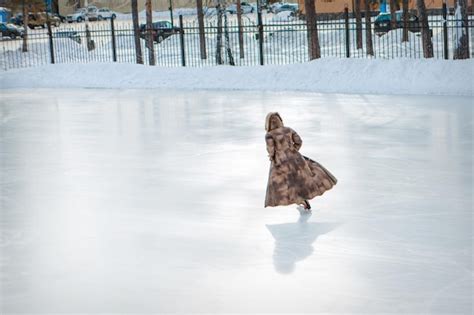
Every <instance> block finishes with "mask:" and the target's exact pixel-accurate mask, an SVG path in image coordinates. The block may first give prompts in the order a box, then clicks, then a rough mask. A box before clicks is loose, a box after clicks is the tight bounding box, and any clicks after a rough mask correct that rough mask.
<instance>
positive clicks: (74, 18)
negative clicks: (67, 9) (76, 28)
mask: <svg viewBox="0 0 474 315" xmlns="http://www.w3.org/2000/svg"><path fill="white" fill-rule="evenodd" d="M86 13H87V10H86V9H85V8H80V9H77V10H76V12H74V13H72V14H68V15H67V16H66V21H68V23H72V22H77V23H80V22H82V21H85V20H86Z"/></svg>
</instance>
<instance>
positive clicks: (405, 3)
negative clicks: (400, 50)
mask: <svg viewBox="0 0 474 315" xmlns="http://www.w3.org/2000/svg"><path fill="white" fill-rule="evenodd" d="M402 7H403V16H402V17H403V35H402V42H408V0H402Z"/></svg>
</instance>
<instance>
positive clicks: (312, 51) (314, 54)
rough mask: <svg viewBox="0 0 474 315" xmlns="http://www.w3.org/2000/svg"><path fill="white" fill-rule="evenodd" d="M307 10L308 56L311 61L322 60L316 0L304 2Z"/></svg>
mask: <svg viewBox="0 0 474 315" xmlns="http://www.w3.org/2000/svg"><path fill="white" fill-rule="evenodd" d="M304 7H305V10H306V28H307V37H308V55H309V59H310V60H313V59H318V58H321V50H320V48H319V39H318V26H317V24H316V23H317V21H316V5H315V1H314V0H304Z"/></svg>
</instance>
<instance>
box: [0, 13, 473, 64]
mask: <svg viewBox="0 0 474 315" xmlns="http://www.w3.org/2000/svg"><path fill="white" fill-rule="evenodd" d="M472 18H473V17H471V16H470V20H469V23H468V24H469V25H468V29H469V36H468V42H469V51H470V57H471V58H472V57H474V49H473V42H474V41H473V36H474V34H473V33H474V29H473V26H474V20H473V19H472ZM374 19H375V18H374V17H372V18H371V23H370V25H371V31H372V35H371V37H372V43H373V52H374V54H373V55H369V54H368V53H367V46H366V24H365V21H364V18H363V19H362V20H363V21H362V25H361V33H362V43H363V45H362V48H359V49H358V48H357V43H356V36H357V35H356V33H357V32H356V30H357V24H356V22H355V20H354V19H352V18H351V19H344V16H341V18H340V19H331V20H329V19H322V20H321V19H319V20H318V23H317V33H318V39H319V45H320V50H321V57H322V58H327V57H336V58H347V57H350V58H423V48H422V47H423V46H422V38H421V36H420V29H413V30H412V31H410V32H409V33H408V34H409V36H408V41H406V42H402V34H403V29H402V28H397V29H394V30H391V31H389V32H385V31H383V30H382V31H380V29H376V28H374ZM223 25H227V26H226V27H224V28H223V29H222V45H221V46H222V47H221V49H220V54H221V60H222V62H221V63H222V64H234V65H237V66H251V65H259V64H261V61H263V63H264V64H265V65H271V64H291V63H300V62H306V61H309V59H310V58H309V54H308V29H307V26H306V22H305V21H302V20H296V19H295V20H284V21H281V20H276V19H271V20H267V21H264V22H263V23H262V25H261V29H259V25H258V24H257V23H256V22H253V21H252V20H250V19H244V20H243V23H242V27H241V28H240V29H239V27H238V24H237V21H236V20H235V18H232V19H230V18H229V21H227V22H226V23H223ZM429 28H430V32H431V34H432V37H431V39H432V42H433V52H434V58H445V59H452V58H453V51H454V49H455V48H456V46H457V40H458V38H459V34H460V32H462V30H463V28H462V23H461V21H458V20H455V19H454V16H448V17H447V18H446V19H443V17H442V16H430V17H429ZM239 30H240V31H239ZM259 30H260V31H261V32H259ZM377 31H378V32H377ZM204 32H205V36H204V37H203V38H204V41H205V42H204V43H201V42H200V38H201V37H200V31H199V27H198V23H197V21H187V22H183V23H182V25H181V28H180V31H177V32H176V33H175V34H172V35H170V34H163V35H162V36H161V37H159V38H158V37H156V38H155V41H154V54H155V60H156V65H158V66H166V67H177V66H183V65H185V66H191V67H201V66H213V65H217V64H219V59H218V58H217V57H216V55H217V54H218V51H219V49H218V45H217V38H218V34H219V28H218V26H217V19H216V18H214V19H208V21H206V24H205V27H204ZM146 34H147V32H146V30H145V32H144V33H143V38H142V39H141V40H140V43H141V50H142V55H143V61H144V63H145V64H148V51H147V50H148V48H147V42H146ZM261 34H263V38H261V37H262V35H261ZM239 38H240V39H241V40H239ZM27 43H28V51H27V52H22V47H23V40H22V39H21V38H19V37H17V38H16V39H10V38H8V37H2V40H1V41H0V67H1V68H2V69H4V70H6V69H11V68H20V67H31V66H38V65H44V64H48V63H52V62H54V63H89V62H122V63H135V62H136V51H135V42H134V30H133V26H132V24H131V23H130V22H121V21H114V20H111V21H102V22H93V23H88V24H87V26H86V24H85V23H74V24H62V25H61V26H60V27H57V28H53V29H52V30H50V31H48V29H43V30H33V31H31V30H29V32H28V37H27ZM201 45H205V49H206V56H205V57H206V58H203V57H204V56H202V55H201ZM446 53H447V54H448V55H446Z"/></svg>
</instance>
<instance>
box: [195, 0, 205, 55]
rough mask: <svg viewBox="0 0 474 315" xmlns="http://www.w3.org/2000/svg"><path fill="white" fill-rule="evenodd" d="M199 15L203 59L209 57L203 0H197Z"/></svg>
mask: <svg viewBox="0 0 474 315" xmlns="http://www.w3.org/2000/svg"><path fill="white" fill-rule="evenodd" d="M196 6H197V16H198V25H199V42H200V48H201V59H207V52H206V34H205V33H204V12H203V10H202V0H197V1H196Z"/></svg>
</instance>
